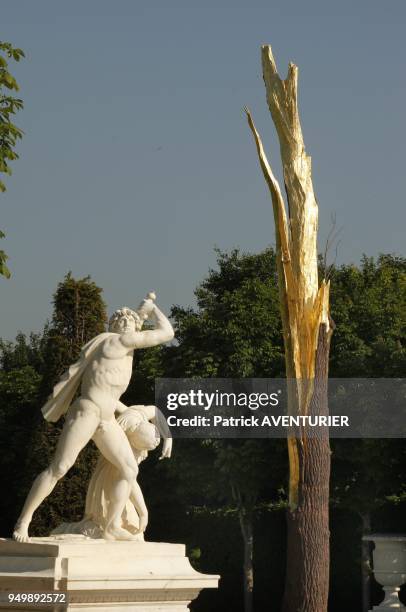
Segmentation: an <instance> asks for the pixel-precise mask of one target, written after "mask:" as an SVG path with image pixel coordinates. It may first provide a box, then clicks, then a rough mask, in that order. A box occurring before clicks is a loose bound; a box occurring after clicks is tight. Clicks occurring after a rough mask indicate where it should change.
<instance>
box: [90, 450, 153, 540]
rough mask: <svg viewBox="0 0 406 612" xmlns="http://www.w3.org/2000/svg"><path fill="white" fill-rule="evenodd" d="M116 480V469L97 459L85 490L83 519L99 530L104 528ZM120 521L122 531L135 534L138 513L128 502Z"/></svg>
mask: <svg viewBox="0 0 406 612" xmlns="http://www.w3.org/2000/svg"><path fill="white" fill-rule="evenodd" d="M118 478H119V474H118V470H117V468H116V467H115V466H114V465H112V464H111V463H110V462H109V461H106V459H105V458H104V457H99V460H98V462H97V465H96V468H95V470H94V472H93V474H92V478H91V480H90V483H89V487H88V490H87V495H86V507H85V518H86V519H88V520H91V521H93V522H94V523H95V524H96V525H98V526H99V527H100V528H101V529H104V528H105V526H106V519H107V509H108V505H109V500H110V499H111V498H112V493H111V490H112V487H113V485H114V484H115V483H116V482H117V480H118ZM121 520H122V523H121V524H122V527H124V529H127V530H128V531H130V532H131V533H136V532H137V529H138V526H139V519H138V513H137V511H136V509H135V508H134V504H133V503H132V502H131V501H130V500H128V501H127V503H126V505H125V508H124V511H123V514H122V516H121ZM141 535H142V534H141ZM140 539H143V538H140Z"/></svg>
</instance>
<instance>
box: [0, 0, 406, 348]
mask: <svg viewBox="0 0 406 612" xmlns="http://www.w3.org/2000/svg"><path fill="white" fill-rule="evenodd" d="M1 17H2V18H1V27H0V39H2V40H6V41H10V42H12V43H13V44H15V45H16V46H20V47H22V48H23V49H24V50H25V51H26V54H27V59H26V60H25V61H24V62H23V63H22V64H20V65H17V66H16V67H15V68H14V73H15V75H16V76H17V78H18V81H19V82H20V85H21V92H20V93H21V96H22V97H23V98H24V101H25V110H24V111H23V113H21V114H20V116H19V117H18V124H19V125H20V126H21V127H22V128H23V129H24V131H25V137H24V140H23V141H22V142H21V144H20V145H19V152H20V155H21V158H20V160H19V161H17V162H15V163H14V174H13V176H12V177H11V178H9V179H8V180H7V185H8V191H7V193H6V194H5V195H0V197H1V218H0V227H1V228H2V229H3V230H5V231H6V233H7V239H6V240H3V241H2V245H1V247H2V248H4V249H5V250H6V251H7V253H8V254H9V256H10V262H9V263H10V267H11V269H12V273H13V278H12V279H11V280H10V281H6V280H4V279H3V280H1V279H0V296H1V298H0V299H1V317H0V336H2V337H4V338H8V339H11V338H13V337H14V336H15V334H16V332H17V331H18V330H19V329H21V330H22V331H25V332H29V331H31V330H37V331H39V330H41V328H42V327H43V324H44V322H45V320H46V318H47V317H49V315H50V313H51V304H50V303H51V296H52V293H53V292H54V290H55V288H56V285H57V283H58V282H59V281H60V280H61V279H62V278H63V276H64V275H65V274H66V272H67V271H68V270H72V272H73V274H74V275H75V276H78V277H79V276H84V275H86V274H90V275H91V276H92V278H93V279H94V280H95V281H96V283H97V284H98V285H100V286H101V287H103V288H104V292H105V293H104V295H105V299H106V301H107V303H108V306H109V310H110V311H111V310H112V309H114V308H116V307H118V306H119V305H124V304H126V305H128V306H134V305H137V304H138V302H139V300H140V299H141V298H142V297H143V296H144V294H145V293H146V292H147V291H148V290H150V289H154V290H156V291H157V293H158V302H159V303H160V304H161V305H162V306H163V307H164V308H166V309H168V308H169V307H170V305H171V304H173V303H178V304H183V305H187V304H191V303H193V289H194V287H195V286H196V285H197V283H198V282H199V281H200V280H201V279H202V278H203V277H204V276H205V275H206V273H207V271H208V269H209V267H210V266H213V265H214V262H215V257H214V254H213V247H214V246H216V245H217V246H219V247H220V248H221V249H230V248H232V247H237V246H238V247H241V248H242V249H243V250H249V251H260V250H262V249H264V248H265V247H266V246H267V245H269V244H271V243H273V240H274V238H273V233H274V232H273V220H272V214H271V204H270V199H269V196H268V193H267V190H266V187H265V184H264V181H263V178H262V175H261V174H260V170H259V167H258V162H257V159H256V154H255V150H254V145H253V142H252V137H251V134H250V133H249V130H248V127H247V125H246V121H245V118H244V115H243V111H242V109H243V106H244V105H245V104H246V105H248V106H249V107H250V108H251V111H252V113H253V115H254V118H255V120H256V123H257V127H258V128H259V130H260V131H261V134H262V136H263V139H264V141H265V145H266V149H267V151H268V153H269V156H270V159H271V161H272V163H273V165H274V167H275V170H277V171H278V173H279V172H280V167H279V163H278V157H279V151H278V145H277V141H276V137H275V133H274V131H273V126H272V122H271V118H270V115H269V112H268V110H267V107H266V103H265V95H264V87H263V83H262V77H261V67H260V53H259V49H260V45H261V44H262V43H270V44H271V45H272V47H273V50H274V54H275V56H276V59H277V63H278V68H279V72H280V73H281V74H283V75H284V74H285V73H286V68H287V64H288V61H289V60H292V61H294V62H295V63H296V64H297V65H298V66H299V71H300V72H299V87H300V110H301V117H302V126H303V130H304V136H305V142H306V146H307V150H308V152H309V153H310V154H311V155H312V158H313V171H314V181H315V187H316V193H317V196H318V200H319V205H320V247H321V248H322V246H323V244H324V241H325V238H326V235H327V233H328V230H329V227H330V219H331V215H332V213H335V214H336V217H337V225H338V226H339V227H342V232H341V245H340V250H339V256H338V261H339V262H351V261H353V262H358V261H359V258H360V256H361V254H362V253H363V252H365V253H367V254H368V255H376V254H378V253H379V252H397V253H399V254H403V255H404V254H405V227H406V219H405V195H404V191H405V174H406V171H405V152H404V143H405V140H406V134H405V131H406V129H405V108H406V99H405V98H406V96H405V89H406V87H405V75H406V71H405V65H406V61H405V60H406V52H405V50H406V45H405V35H404V34H405V25H406V24H405V22H406V19H405V17H406V3H405V1H404V0H388V1H387V2H382V0H358V1H357V2H354V0H341V1H340V2H326V1H325V0H306V2H303V0H301V1H299V0H292V1H290V2H285V1H282V0H279V1H278V2H277V1H273V2H272V1H271V0H252V1H250V2H247V0H216V1H214V0H206V1H205V2H196V1H192V0H184V1H180V0H171V2H168V1H164V0H161V1H158V2H157V1H150V2H148V1H145V2H139V1H138V0H115V1H114V2H112V1H111V0H109V1H108V2H107V1H105V0H97V1H96V0H86V2H83V1H78V0H69V2H68V1H66V0H65V1H64V2H55V1H54V0H52V1H49V0H36V1H35V2H33V1H32V0H17V1H16V2H9V3H5V4H4V5H3V6H2V9H1ZM279 176H280V174H279Z"/></svg>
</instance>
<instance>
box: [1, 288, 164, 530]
mask: <svg viewBox="0 0 406 612" xmlns="http://www.w3.org/2000/svg"><path fill="white" fill-rule="evenodd" d="M154 300H155V295H154V294H153V293H150V294H148V296H147V298H146V299H145V300H143V302H142V303H141V305H140V307H139V309H138V311H137V312H135V311H134V310H131V309H130V308H127V307H124V308H121V309H119V310H117V311H116V312H115V313H114V314H113V316H112V317H111V319H110V321H109V331H108V332H106V333H103V334H99V335H98V336H96V337H95V338H93V339H92V340H91V341H90V342H88V343H87V344H86V345H85V346H84V347H83V349H82V352H81V356H80V358H79V360H78V361H77V362H76V363H75V364H73V365H72V366H71V367H70V368H69V370H68V371H67V372H66V373H65V374H64V375H63V376H62V378H61V379H60V381H59V382H58V383H57V385H55V387H54V390H53V393H52V395H51V396H50V398H49V399H48V401H47V403H46V404H45V406H44V407H43V408H42V412H43V414H44V417H45V418H46V419H47V420H49V421H57V420H58V419H59V418H60V417H61V416H62V415H63V414H65V413H67V414H66V419H65V424H64V427H63V430H62V433H61V436H60V438H59V441H58V444H57V448H56V452H55V456H54V458H53V460H52V462H51V465H50V466H49V467H48V468H47V469H46V470H45V471H44V472H42V473H41V474H40V475H39V476H38V477H37V478H36V479H35V481H34V483H33V485H32V487H31V490H30V492H29V494H28V496H27V499H26V501H25V504H24V507H23V510H22V512H21V515H20V517H19V519H18V521H17V524H16V526H15V529H14V533H13V538H14V539H15V540H17V541H18V542H27V541H28V540H29V536H28V527H29V524H30V522H31V519H32V515H33V513H34V512H35V510H36V509H37V508H38V506H39V505H40V504H41V503H42V501H43V500H44V499H45V498H46V497H47V496H48V495H49V494H50V493H51V491H52V490H53V488H54V487H55V485H56V483H57V482H58V480H59V479H60V478H62V476H64V475H65V474H66V472H67V471H68V470H69V469H70V468H71V467H72V465H73V464H74V463H75V461H76V458H77V456H78V454H79V453H80V451H81V450H82V449H83V448H84V446H86V444H87V443H88V442H89V440H90V439H93V440H94V442H95V444H96V446H97V447H98V448H99V450H100V452H101V453H102V454H103V455H104V457H105V458H106V459H107V460H108V461H110V462H111V463H112V464H113V465H114V466H115V467H116V468H117V469H118V472H119V478H118V479H117V481H116V482H115V484H114V488H113V491H112V496H111V499H110V503H109V508H108V516H107V521H106V527H105V530H104V534H103V536H104V537H105V538H106V539H111V540H128V539H135V537H136V536H133V535H131V534H130V533H129V532H128V531H127V530H126V529H123V528H122V527H121V515H122V512H123V509H124V507H125V504H126V502H127V500H128V498H129V495H130V491H131V488H132V484H133V481H134V480H135V478H136V477H137V474H138V465H137V461H136V459H135V457H134V454H133V452H132V449H131V446H130V443H129V441H128V438H127V436H126V435H125V433H124V431H123V429H122V428H121V427H120V425H119V424H118V423H117V421H116V419H115V413H116V412H118V413H121V412H123V411H124V410H126V409H127V406H125V405H124V404H122V403H121V402H120V397H121V395H122V394H123V393H124V391H125V390H126V389H127V387H128V384H129V382H130V378H131V374H132V362H133V353H134V349H143V348H148V347H151V346H156V345H158V344H162V343H164V342H168V341H169V340H172V338H173V337H174V332H173V329H172V326H171V324H170V322H169V321H168V319H167V318H166V317H165V315H164V314H163V313H162V312H161V311H160V310H159V308H158V307H157V306H156V304H155V303H154ZM147 318H148V319H151V320H152V321H153V322H154V329H151V330H145V331H141V328H142V324H143V322H144V320H145V319H147ZM79 387H80V395H79V397H78V398H77V399H76V400H75V401H73V399H74V397H75V395H76V392H77V390H78V389H79ZM72 402H73V403H72ZM170 442H171V440H170V441H167V443H166V444H164V448H163V451H162V456H164V457H165V456H169V455H170V448H171V446H170Z"/></svg>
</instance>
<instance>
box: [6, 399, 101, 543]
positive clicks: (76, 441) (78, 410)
mask: <svg viewBox="0 0 406 612" xmlns="http://www.w3.org/2000/svg"><path fill="white" fill-rule="evenodd" d="M85 402H86V403H85ZM99 422H100V418H99V415H98V410H97V409H96V406H94V404H91V403H90V402H88V400H81V399H79V400H77V401H76V402H75V404H73V405H72V406H71V408H70V410H69V412H68V415H67V417H66V421H65V425H64V427H63V430H62V433H61V435H60V438H59V440H58V445H57V447H56V452H55V455H54V458H53V460H52V462H51V465H50V466H49V467H48V468H47V469H46V470H44V471H43V472H42V473H41V474H40V475H39V476H37V478H36V479H35V480H34V483H33V485H32V487H31V490H30V492H29V493H28V496H27V499H26V500H25V504H24V507H23V510H22V512H21V515H20V517H19V519H18V521H17V524H16V526H15V529H14V533H13V538H14V539H15V540H17V541H18V542H27V541H28V526H29V524H30V522H31V519H32V515H33V513H34V512H35V510H36V509H37V508H38V506H39V505H40V504H41V503H42V502H43V500H44V499H45V498H46V497H47V496H48V495H49V494H50V493H51V491H52V490H53V488H54V487H55V485H56V483H57V482H58V480H59V479H60V478H62V476H64V475H65V474H66V472H67V471H68V470H69V469H70V468H71V467H72V465H73V464H74V463H75V461H76V457H77V456H78V454H79V453H80V451H81V450H82V448H83V447H84V446H86V444H87V443H88V442H89V440H90V438H91V437H92V436H93V434H94V432H95V430H96V428H97V426H98V424H99Z"/></svg>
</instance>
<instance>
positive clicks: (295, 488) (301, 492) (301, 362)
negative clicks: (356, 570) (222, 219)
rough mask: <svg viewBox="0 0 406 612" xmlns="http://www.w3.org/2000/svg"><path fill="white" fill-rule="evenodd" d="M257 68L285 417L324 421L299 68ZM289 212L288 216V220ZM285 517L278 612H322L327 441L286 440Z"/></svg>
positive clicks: (325, 331) (327, 328)
mask: <svg viewBox="0 0 406 612" xmlns="http://www.w3.org/2000/svg"><path fill="white" fill-rule="evenodd" d="M262 69H263V76H264V82H265V88H266V94H267V101H268V106H269V110H270V112H271V115H272V119H273V122H274V124H275V127H276V131H277V134H278V138H279V145H280V154H281V159H282V167H283V177H284V183H285V190H286V196H287V212H286V207H285V203H284V199H283V196H282V192H281V189H280V187H279V184H278V181H277V180H276V178H275V176H274V174H273V172H272V169H271V166H270V164H269V162H268V160H267V157H266V155H265V152H264V148H263V145H262V141H261V138H260V136H259V134H258V132H257V130H256V128H255V125H254V122H253V120H252V117H251V114H250V112H249V110H248V109H246V113H247V117H248V124H249V126H250V128H251V131H252V133H253V135H254V139H255V144H256V147H257V153H258V158H259V162H260V166H261V169H262V172H263V174H264V178H265V181H266V183H267V184H268V187H269V190H270V193H271V198H272V206H273V213H274V221H275V237H276V253H277V265H278V286H279V297H280V305H281V315H282V325H283V335H284V345H285V362H286V376H287V378H288V411H289V414H291V415H294V416H295V415H316V414H320V415H326V414H328V404H327V377H328V356H329V346H330V338H331V334H332V327H331V321H330V317H329V283H328V282H326V280H325V279H322V280H321V282H319V278H318V265H317V264H318V257H317V228H318V205H317V200H316V196H315V194H314V190H313V183H312V173H311V159H310V157H309V156H308V155H307V153H306V150H305V146H304V141H303V135H302V129H301V125H300V119H299V111H298V104H297V83H298V69H297V66H295V65H294V64H289V71H288V76H287V78H286V79H285V80H282V79H281V78H280V76H279V75H278V72H277V69H276V64H275V60H274V58H273V55H272V51H271V48H270V46H268V45H265V46H264V47H262ZM287 213H288V214H287ZM288 454H289V510H288V547H287V576H286V588H285V596H284V602H283V610H284V612H299V611H300V612H326V610H327V598H328V582H329V526H328V499H329V474H330V448H329V440H328V436H327V435H320V436H318V437H313V436H308V435H307V432H306V431H304V430H303V429H300V430H299V431H295V432H294V433H293V434H291V435H290V436H289V438H288Z"/></svg>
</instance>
